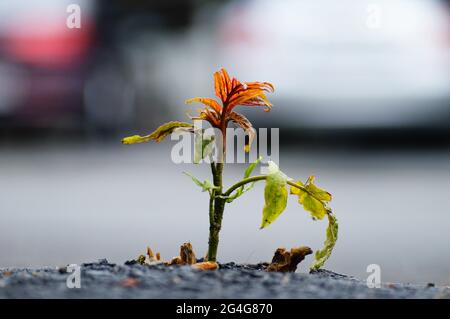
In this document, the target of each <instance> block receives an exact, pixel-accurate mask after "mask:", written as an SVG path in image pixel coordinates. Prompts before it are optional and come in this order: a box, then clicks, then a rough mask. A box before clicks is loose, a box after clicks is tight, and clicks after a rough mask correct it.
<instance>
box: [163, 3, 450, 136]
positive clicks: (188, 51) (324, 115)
mask: <svg viewBox="0 0 450 319" xmlns="http://www.w3.org/2000/svg"><path fill="white" fill-rule="evenodd" d="M446 9H448V8H446V7H445V6H444V4H443V3H442V2H440V1H434V0H371V1H369V0H339V1H337V0H303V1H301V0H300V1H299V0H285V1H271V0H250V1H235V2H232V3H230V4H228V5H226V6H225V7H222V8H220V9H219V10H216V11H214V10H212V9H211V8H208V10H205V12H203V13H200V14H199V15H198V17H197V19H196V23H195V24H194V27H193V28H192V30H191V32H190V33H188V34H187V35H185V36H180V37H178V38H177V39H176V40H175V41H174V43H173V45H167V46H166V47H165V49H162V50H161V58H160V59H159V61H160V63H159V68H157V71H156V73H154V76H156V77H157V78H158V83H159V85H160V87H159V90H160V92H165V93H162V94H164V95H165V96H166V97H167V98H168V99H169V103H170V105H172V106H173V107H174V108H173V112H174V113H178V114H180V115H182V113H183V106H182V105H181V103H182V101H183V100H184V99H185V98H188V97H191V96H211V95H212V94H213V89H212V72H213V71H215V70H216V69H218V68H219V67H221V66H224V67H226V68H227V69H228V72H229V73H230V75H234V76H236V77H238V79H240V80H242V81H270V82H272V83H273V84H274V85H275V88H276V91H275V94H273V95H272V96H269V99H271V100H272V101H273V103H274V105H275V107H274V108H273V111H272V112H271V113H270V115H268V114H266V113H263V112H256V110H246V111H244V112H247V113H248V112H251V113H252V114H251V116H252V119H254V123H255V124H258V126H266V127H267V126H270V127H274V126H280V127H281V126H284V127H286V126H287V127H292V128H383V127H390V128H392V127H394V128H397V127H422V126H425V127H430V126H439V125H441V126H447V127H448V126H449V124H450V36H449V34H450V23H449V15H448V11H447V10H446ZM214 12H215V13H214ZM241 110H243V109H241Z"/></svg>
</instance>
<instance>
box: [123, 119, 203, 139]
mask: <svg viewBox="0 0 450 319" xmlns="http://www.w3.org/2000/svg"><path fill="white" fill-rule="evenodd" d="M193 127H194V125H192V124H190V123H185V122H178V121H172V122H168V123H165V124H163V125H161V126H160V127H158V128H157V129H156V130H155V131H153V132H152V133H151V134H149V135H145V136H140V135H133V136H129V137H125V138H123V139H122V143H123V144H136V143H145V142H149V141H151V140H154V141H156V142H161V141H162V140H163V139H164V138H166V137H167V136H169V135H170V134H172V133H173V132H174V131H175V130H176V129H180V128H184V129H188V130H191V129H193Z"/></svg>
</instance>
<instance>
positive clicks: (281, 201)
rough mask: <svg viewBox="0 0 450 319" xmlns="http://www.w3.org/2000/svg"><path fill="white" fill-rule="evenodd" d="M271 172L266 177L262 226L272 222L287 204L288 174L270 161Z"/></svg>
mask: <svg viewBox="0 0 450 319" xmlns="http://www.w3.org/2000/svg"><path fill="white" fill-rule="evenodd" d="M268 164H269V168H268V169H269V173H268V174H267V178H266V187H265V188H264V200H265V204H264V209H263V218H262V223H261V228H264V227H266V226H268V225H269V224H271V223H272V222H273V221H275V219H277V217H278V216H280V214H281V213H282V212H283V211H284V209H285V208H286V204H287V196H288V192H287V189H286V181H287V176H286V175H284V174H283V173H282V172H281V171H280V170H279V168H278V166H277V165H276V164H275V163H274V162H272V161H269V162H268Z"/></svg>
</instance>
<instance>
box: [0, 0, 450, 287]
mask: <svg viewBox="0 0 450 319" xmlns="http://www.w3.org/2000/svg"><path fill="white" fill-rule="evenodd" d="M70 4H78V5H79V6H80V8H81V28H74V29H70V28H68V27H67V25H66V20H67V18H68V17H69V15H70V14H71V13H70V12H67V7H68V5H70ZM222 66H223V67H226V68H227V70H228V72H229V73H230V74H231V75H232V76H236V77H237V78H238V79H240V80H242V81H270V82H272V83H274V85H275V88H276V91H275V93H274V94H272V96H269V98H270V100H271V101H272V102H273V104H274V105H275V106H274V108H273V110H272V112H270V113H265V112H262V111H261V110H259V109H251V108H247V109H245V108H241V109H240V110H241V111H242V112H243V113H245V114H246V115H247V116H248V117H249V118H250V119H251V120H252V122H253V123H254V125H255V126H256V127H269V128H270V127H275V128H280V143H281V144H280V167H281V169H282V170H283V171H284V172H286V174H288V175H290V176H295V177H304V178H305V179H306V177H307V176H308V175H310V174H315V175H316V177H317V183H318V184H319V185H321V186H323V187H324V188H326V189H327V190H329V191H330V192H331V193H333V195H334V199H333V202H332V203H331V206H332V207H333V209H334V211H335V213H336V215H337V217H338V219H339V221H340V238H339V241H338V244H337V246H336V248H335V252H334V254H333V255H332V257H331V259H330V260H329V261H328V263H327V264H326V268H328V269H331V270H333V271H336V272H341V273H345V274H349V275H354V276H356V277H359V278H366V276H367V275H368V274H367V273H366V267H367V265H369V264H379V265H380V266H381V270H382V280H383V281H391V282H396V281H403V282H412V283H426V282H435V283H438V284H442V285H449V284H450V254H449V253H448V247H449V246H450V211H449V202H448V198H449V192H450V2H449V1H444V0H371V1H366V0H339V1H337V0H299V1H294V0H285V1H269V0H253V1H251V0H244V1H230V0H228V1H218V0H217V1H202V0H190V1H186V0H175V1H167V0H165V1H163V0H152V1H149V0H147V1H144V0H142V1H140V0H134V1H125V0H123V1H120V0H117V1H106V0H98V1H93V0H83V1H82V0H71V1H66V0H40V1H33V2H30V1H25V0H14V1H13V0H11V1H9V0H8V1H7V0H4V1H1V3H0V267H6V266H39V265H65V264H68V263H81V262H87V261H92V260H96V259H98V258H108V260H110V261H114V262H123V261H125V260H127V259H131V258H135V257H136V256H137V255H139V254H141V253H143V252H144V250H145V247H146V245H151V246H152V248H154V250H158V251H160V252H161V254H162V256H163V258H166V259H169V258H171V257H172V256H175V255H177V254H178V247H179V245H180V244H181V243H183V242H185V241H188V240H190V241H191V242H192V243H193V246H194V248H195V249H196V251H197V254H198V255H202V254H203V253H204V252H205V251H206V245H207V236H208V217H207V201H208V199H207V195H206V194H205V193H201V192H199V190H198V189H195V188H194V187H193V186H192V182H191V181H190V180H189V179H188V178H186V177H185V176H183V175H182V174H181V173H182V172H183V171H190V172H192V173H194V174H196V175H197V176H199V177H201V178H203V177H204V178H207V177H208V173H209V170H208V167H206V166H204V165H198V166H194V165H187V164H180V165H176V164H173V163H172V162H171V160H170V147H171V145H172V142H171V141H166V142H163V143H161V144H158V145H150V144H146V145H132V146H123V145H121V144H120V139H121V137H123V136H125V135H130V134H136V133H138V134H144V133H147V132H148V131H151V130H153V129H154V128H155V127H156V126H157V125H159V124H160V123H162V122H164V121H167V120H174V119H178V120H185V119H186V117H185V113H186V111H189V110H191V111H195V110H196V107H195V106H187V105H184V100H185V99H187V98H190V97H194V96H213V92H214V91H213V82H212V73H213V72H214V71H215V70H217V69H218V68H220V67H222ZM244 167H245V166H244V165H242V164H231V165H229V166H228V167H227V168H226V174H227V175H226V178H225V179H226V182H228V183H231V182H233V181H234V180H236V179H238V178H239V177H240V176H241V175H242V171H243V169H244ZM174 190H175V192H174ZM245 196H246V200H242V201H236V202H234V203H232V204H230V205H229V206H228V207H227V210H226V216H225V218H224V225H223V231H222V237H221V245H220V250H219V259H220V261H224V262H226V261H232V260H233V261H237V262H258V261H261V260H265V261H267V260H270V258H271V257H272V254H273V251H274V250H275V249H276V248H277V247H279V246H285V247H288V248H290V247H292V246H297V245H309V246H311V247H312V248H313V249H314V250H315V249H317V248H319V247H321V244H322V242H323V240H324V234H325V227H326V225H325V224H326V223H325V222H314V221H312V220H311V219H310V218H309V217H308V214H307V213H306V212H304V211H303V210H302V208H301V207H299V206H298V205H296V203H295V198H291V199H290V204H289V205H288V208H287V210H286V211H285V212H284V213H283V215H282V216H281V217H280V218H279V220H277V222H276V223H274V224H273V225H271V226H270V227H268V228H267V229H264V230H259V229H258V226H259V224H260V219H261V211H262V206H263V185H258V186H256V190H254V191H253V192H249V193H246V194H245ZM311 259H312V258H309V260H308V259H307V262H311ZM305 269H306V265H304V266H303V267H302V270H301V271H305Z"/></svg>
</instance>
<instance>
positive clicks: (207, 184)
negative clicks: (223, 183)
mask: <svg viewBox="0 0 450 319" xmlns="http://www.w3.org/2000/svg"><path fill="white" fill-rule="evenodd" d="M183 173H184V174H185V175H187V176H189V177H190V178H191V179H192V180H193V181H194V183H195V184H196V185H198V186H200V187H201V188H202V191H203V192H206V191H208V192H211V191H212V190H214V189H217V188H218V187H217V186H214V185H213V183H211V182H210V181H208V180H205V181H204V182H201V181H200V180H199V179H198V178H196V177H195V176H194V175H192V174H191V173H189V172H183Z"/></svg>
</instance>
